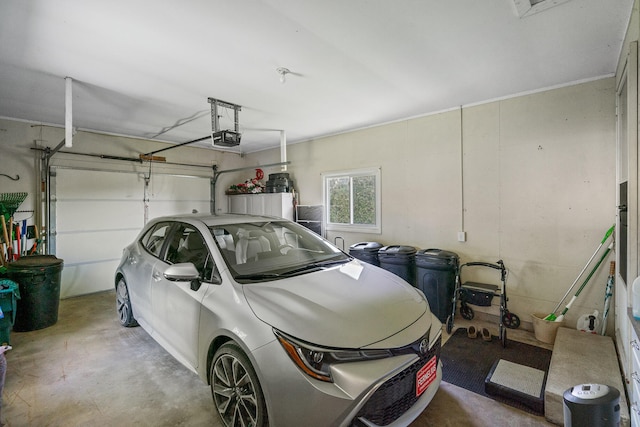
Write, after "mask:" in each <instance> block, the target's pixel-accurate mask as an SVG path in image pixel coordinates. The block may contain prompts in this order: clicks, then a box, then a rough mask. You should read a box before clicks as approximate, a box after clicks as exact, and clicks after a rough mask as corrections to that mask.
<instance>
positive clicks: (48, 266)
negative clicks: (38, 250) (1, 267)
mask: <svg viewBox="0 0 640 427" xmlns="http://www.w3.org/2000/svg"><path fill="white" fill-rule="evenodd" d="M62 267H63V261H62V260H61V259H58V258H56V257H55V256H54V255H30V256H24V257H22V258H20V259H18V260H17V261H14V262H12V263H9V265H8V267H7V277H9V279H11V280H13V281H14V282H16V283H18V286H19V292H20V300H18V304H17V312H16V319H15V323H14V325H13V330H14V331H18V332H27V331H34V330H36V329H43V328H46V327H49V326H52V325H55V324H56V322H57V321H58V307H59V305H60V278H61V275H62V274H61V273H62Z"/></svg>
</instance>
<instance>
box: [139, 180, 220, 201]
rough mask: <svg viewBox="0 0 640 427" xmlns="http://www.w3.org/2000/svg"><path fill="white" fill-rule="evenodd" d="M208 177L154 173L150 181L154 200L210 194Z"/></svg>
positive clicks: (183, 198)
mask: <svg viewBox="0 0 640 427" xmlns="http://www.w3.org/2000/svg"><path fill="white" fill-rule="evenodd" d="M210 188H211V181H210V180H209V179H208V178H199V177H193V176H175V175H154V176H152V177H151V180H150V182H149V189H150V191H151V195H150V198H151V199H152V200H180V199H182V200H190V199H191V196H192V195H193V194H200V195H204V196H207V197H208V195H209V192H210Z"/></svg>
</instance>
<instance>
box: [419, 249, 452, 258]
mask: <svg viewBox="0 0 640 427" xmlns="http://www.w3.org/2000/svg"><path fill="white" fill-rule="evenodd" d="M416 257H420V258H446V259H458V254H457V253H455V252H449V251H445V250H443V249H422V250H419V251H418V252H417V253H416Z"/></svg>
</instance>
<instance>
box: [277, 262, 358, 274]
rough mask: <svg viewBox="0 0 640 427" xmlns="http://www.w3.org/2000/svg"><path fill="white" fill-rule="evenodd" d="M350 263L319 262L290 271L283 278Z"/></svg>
mask: <svg viewBox="0 0 640 427" xmlns="http://www.w3.org/2000/svg"><path fill="white" fill-rule="evenodd" d="M347 262H349V259H338V260H335V259H334V260H327V261H317V262H312V263H310V264H307V265H303V266H302V267H299V268H294V269H293V270H289V271H287V272H285V273H283V274H282V275H283V276H292V275H296V274H300V273H304V272H309V271H317V270H322V269H324V268H325V267H330V266H332V265H338V264H344V263H347Z"/></svg>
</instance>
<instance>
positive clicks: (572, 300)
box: [555, 242, 613, 322]
mask: <svg viewBox="0 0 640 427" xmlns="http://www.w3.org/2000/svg"><path fill="white" fill-rule="evenodd" d="M611 249H613V242H611V243H609V246H608V247H607V250H606V251H604V253H603V254H602V256H601V257H600V259H599V260H598V262H597V263H596V265H595V266H594V267H593V269H591V272H590V273H589V275H588V276H587V278H586V279H585V280H584V282H582V285H581V286H580V288H579V289H578V292H576V294H575V295H574V296H573V298H571V300H570V301H569V304H567V306H566V307H565V308H564V310H562V313H560V316H558V317H557V318H556V319H555V322H562V320H563V319H564V315H565V314H566V313H567V311H569V309H570V308H571V305H572V304H573V302H574V301H575V300H576V299H578V295H580V292H582V290H583V289H584V287H585V286H587V283H589V279H591V276H593V274H594V273H595V272H596V270H597V269H598V267H600V264H602V261H604V259H605V258H606V257H607V255H609V252H610V251H611Z"/></svg>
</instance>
